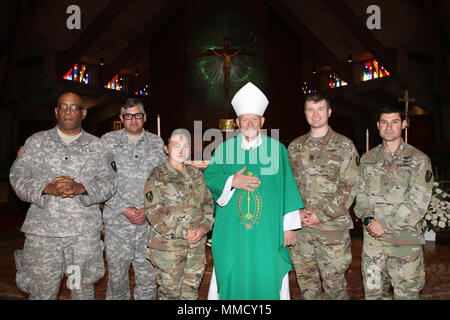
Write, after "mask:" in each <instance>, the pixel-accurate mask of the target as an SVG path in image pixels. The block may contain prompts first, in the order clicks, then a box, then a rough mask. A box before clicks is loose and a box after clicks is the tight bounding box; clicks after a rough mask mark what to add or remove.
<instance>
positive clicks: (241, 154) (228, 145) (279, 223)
mask: <svg viewBox="0 0 450 320" xmlns="http://www.w3.org/2000/svg"><path fill="white" fill-rule="evenodd" d="M267 104H268V101H267V98H266V97H265V96H264V94H263V93H262V92H261V91H260V90H259V89H258V88H257V87H255V86H254V85H253V84H251V83H248V84H247V85H246V86H244V87H243V88H242V89H241V90H239V92H238V93H237V94H236V95H235V97H234V98H233V101H232V105H233V108H234V109H235V111H236V114H237V115H238V119H237V120H236V123H237V125H238V127H239V128H240V129H241V131H242V133H241V134H239V135H238V136H237V137H236V138H234V139H230V140H228V141H226V142H224V143H223V144H221V145H219V146H218V148H217V149H216V151H215V153H214V155H213V157H212V158H211V161H210V164H209V166H208V167H207V168H206V170H205V174H204V175H205V180H206V184H207V186H208V187H209V188H210V190H211V192H212V195H213V198H214V201H215V202H216V210H215V224H214V230H213V236H212V254H213V260H214V274H213V278H212V282H211V286H210V292H209V295H208V298H210V299H213V298H220V299H223V300H228V299H237V300H241V299H252V300H262V299H267V300H277V299H280V298H283V299H287V298H289V286H288V277H287V274H288V272H289V271H290V270H291V269H292V265H291V261H290V257H289V251H288V245H294V244H295V232H293V231H292V230H295V229H298V228H300V227H301V222H300V214H299V209H301V208H303V202H302V199H301V197H300V194H299V191H298V188H297V184H296V182H295V179H294V176H293V173H292V169H291V167H290V164H289V159H288V154H287V151H286V148H285V147H284V146H283V145H282V144H281V143H279V142H278V141H276V140H275V139H272V138H270V137H268V136H265V135H263V134H262V133H261V127H262V124H263V123H264V117H262V115H263V113H264V110H265V108H266V107H267ZM282 289H283V290H282ZM214 290H217V291H218V292H217V293H218V295H217V296H215V295H214V293H212V291H214ZM286 290H287V292H286ZM283 292H284V293H283Z"/></svg>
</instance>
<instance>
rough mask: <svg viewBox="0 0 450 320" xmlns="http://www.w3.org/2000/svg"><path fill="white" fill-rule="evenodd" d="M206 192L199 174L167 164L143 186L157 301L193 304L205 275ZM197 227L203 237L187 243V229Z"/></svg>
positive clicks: (209, 210)
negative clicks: (190, 301)
mask: <svg viewBox="0 0 450 320" xmlns="http://www.w3.org/2000/svg"><path fill="white" fill-rule="evenodd" d="M213 210H214V207H213V201H212V197H211V192H210V191H209V189H208V188H207V187H206V184H205V179H204V178H203V174H202V172H201V171H200V170H199V169H197V168H195V167H193V166H190V165H187V164H186V165H185V168H184V170H183V171H182V172H179V171H177V170H176V169H174V168H173V167H172V166H171V165H170V163H169V162H168V161H166V163H164V164H162V165H160V166H159V167H157V168H155V169H154V170H153V172H152V174H151V175H150V176H149V178H148V180H147V183H146V187H145V213H146V215H147V218H148V220H149V221H150V236H149V239H148V247H149V248H150V249H149V255H150V259H151V261H152V263H153V265H154V266H155V273H156V281H157V282H158V285H159V290H158V296H159V299H161V300H163V299H164V300H179V299H183V300H196V299H198V288H199V286H200V282H201V280H202V277H203V273H204V272H205V264H206V258H205V243H206V232H209V231H210V230H211V228H212V225H213V223H214V218H213ZM199 227H202V228H203V229H204V230H205V235H204V236H203V238H202V239H201V240H200V241H199V242H197V243H195V244H190V243H189V242H188V241H187V240H186V236H187V233H188V230H189V229H196V228H199Z"/></svg>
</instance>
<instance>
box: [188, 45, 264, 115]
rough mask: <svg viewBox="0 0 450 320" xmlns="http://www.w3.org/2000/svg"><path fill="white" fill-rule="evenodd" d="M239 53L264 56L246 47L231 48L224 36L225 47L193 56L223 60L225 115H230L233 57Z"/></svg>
mask: <svg viewBox="0 0 450 320" xmlns="http://www.w3.org/2000/svg"><path fill="white" fill-rule="evenodd" d="M237 55H246V56H254V57H264V55H261V54H259V53H253V52H247V50H245V49H244V48H230V40H229V38H228V37H224V38H223V48H213V49H208V50H206V51H205V52H202V53H198V54H194V55H192V57H207V56H217V57H219V58H221V59H222V60H223V64H222V70H223V79H224V96H225V104H224V107H225V117H226V118H228V117H229V116H230V74H231V58H232V57H234V56H237Z"/></svg>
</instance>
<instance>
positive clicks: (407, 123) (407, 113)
mask: <svg viewBox="0 0 450 320" xmlns="http://www.w3.org/2000/svg"><path fill="white" fill-rule="evenodd" d="M398 101H399V102H405V119H406V128H405V143H408V128H409V103H410V102H415V101H416V99H414V98H410V97H409V92H408V90H405V94H404V96H403V98H398Z"/></svg>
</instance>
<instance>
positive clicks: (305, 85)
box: [302, 81, 317, 94]
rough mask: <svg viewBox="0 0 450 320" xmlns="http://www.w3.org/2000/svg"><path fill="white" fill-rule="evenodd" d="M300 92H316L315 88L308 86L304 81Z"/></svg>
mask: <svg viewBox="0 0 450 320" xmlns="http://www.w3.org/2000/svg"><path fill="white" fill-rule="evenodd" d="M302 92H303V94H308V93H313V92H317V90H316V89H312V88H310V87H309V86H308V84H307V83H306V81H305V82H303V86H302Z"/></svg>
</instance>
